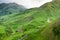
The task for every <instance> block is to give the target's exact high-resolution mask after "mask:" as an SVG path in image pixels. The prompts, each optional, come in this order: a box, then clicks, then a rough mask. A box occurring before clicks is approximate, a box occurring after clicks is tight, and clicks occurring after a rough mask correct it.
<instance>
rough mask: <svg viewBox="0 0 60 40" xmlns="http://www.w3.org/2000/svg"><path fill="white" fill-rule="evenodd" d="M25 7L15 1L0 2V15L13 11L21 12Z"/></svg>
mask: <svg viewBox="0 0 60 40" xmlns="http://www.w3.org/2000/svg"><path fill="white" fill-rule="evenodd" d="M25 10H26V8H25V7H24V6H22V5H18V4H16V3H1V4H0V16H2V15H6V14H13V13H21V12H23V11H25Z"/></svg>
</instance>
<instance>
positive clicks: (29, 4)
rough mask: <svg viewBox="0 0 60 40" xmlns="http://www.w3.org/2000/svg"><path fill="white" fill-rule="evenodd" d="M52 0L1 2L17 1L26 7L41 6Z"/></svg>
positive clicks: (16, 1) (1, 1) (3, 0)
mask: <svg viewBox="0 0 60 40" xmlns="http://www.w3.org/2000/svg"><path fill="white" fill-rule="evenodd" d="M51 1H52V0H0V3H13V2H15V3H17V4H19V5H23V6H25V7H26V8H34V7H40V6H41V5H43V4H45V3H47V2H51Z"/></svg>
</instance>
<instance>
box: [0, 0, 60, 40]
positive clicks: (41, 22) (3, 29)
mask: <svg viewBox="0 0 60 40" xmlns="http://www.w3.org/2000/svg"><path fill="white" fill-rule="evenodd" d="M0 40H60V1H59V0H57V1H56V0H54V1H52V2H50V3H46V4H44V5H42V6H41V7H39V8H31V9H27V10H26V11H24V12H23V14H19V13H16V14H11V15H5V16H2V17H0Z"/></svg>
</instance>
